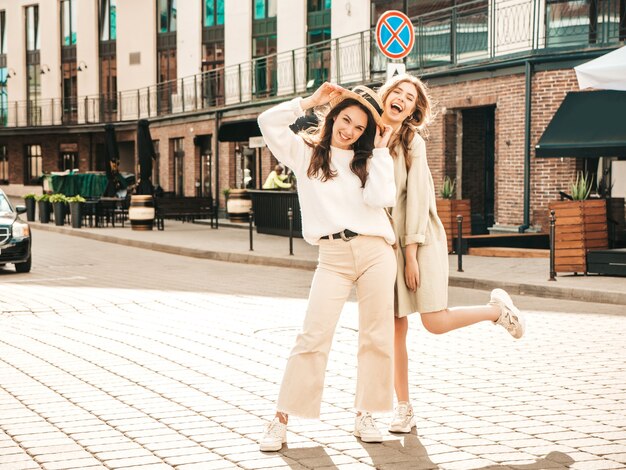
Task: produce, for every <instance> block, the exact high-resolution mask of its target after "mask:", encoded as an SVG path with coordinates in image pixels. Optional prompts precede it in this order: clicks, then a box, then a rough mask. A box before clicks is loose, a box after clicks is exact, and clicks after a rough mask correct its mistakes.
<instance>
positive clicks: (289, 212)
mask: <svg viewBox="0 0 626 470" xmlns="http://www.w3.org/2000/svg"><path fill="white" fill-rule="evenodd" d="M287 218H288V219H289V255H290V256H293V209H292V208H291V207H290V208H289V210H288V211H287Z"/></svg>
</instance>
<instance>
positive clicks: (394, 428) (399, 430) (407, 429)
mask: <svg viewBox="0 0 626 470" xmlns="http://www.w3.org/2000/svg"><path fill="white" fill-rule="evenodd" d="M414 427H415V424H413V425H411V426H407V427H405V428H403V427H400V426H389V432H393V433H396V434H408V433H410V432H411V430H412V429H413V428H414Z"/></svg>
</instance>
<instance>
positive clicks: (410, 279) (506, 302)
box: [378, 74, 524, 432]
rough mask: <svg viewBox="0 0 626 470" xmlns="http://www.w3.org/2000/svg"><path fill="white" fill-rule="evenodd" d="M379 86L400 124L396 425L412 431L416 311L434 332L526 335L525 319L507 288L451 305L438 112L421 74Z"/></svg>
mask: <svg viewBox="0 0 626 470" xmlns="http://www.w3.org/2000/svg"><path fill="white" fill-rule="evenodd" d="M378 93H379V95H380V96H381V99H382V100H383V122H384V123H385V124H386V125H389V126H391V127H392V129H393V131H394V133H393V136H392V138H391V142H390V144H389V147H390V150H391V155H392V157H393V158H394V171H395V181H396V188H397V196H396V204H395V207H394V208H393V209H392V218H393V224H394V230H395V234H396V237H397V239H398V243H399V249H398V250H397V257H398V274H397V280H396V288H395V296H396V300H395V315H396V317H395V340H394V386H395V390H396V397H397V400H398V405H397V407H396V409H395V413H394V417H393V420H392V422H391V425H390V427H389V430H390V431H392V432H410V431H411V429H412V428H413V427H414V426H415V417H414V414H413V408H412V406H411V404H410V402H409V383H408V356H407V348H406V337H407V331H408V318H407V316H408V315H409V314H411V313H414V312H419V313H420V317H421V320H422V323H423V325H424V327H425V328H426V329H427V330H428V331H429V332H431V333H434V334H442V333H447V332H448V331H452V330H455V329H457V328H461V327H465V326H468V325H472V324H474V323H478V322H481V321H492V322H494V323H495V324H498V325H501V326H503V327H504V328H505V329H506V330H507V331H508V332H509V333H510V334H511V336H513V337H514V338H516V339H517V338H521V337H522V335H523V334H524V319H523V317H522V315H521V313H520V311H519V310H518V309H517V308H516V307H515V305H514V304H513V302H512V300H511V298H510V297H509V295H508V294H507V293H506V292H505V291H504V290H502V289H495V290H493V291H492V292H491V298H490V300H489V302H488V303H487V304H486V305H478V306H471V307H454V308H449V307H448V245H447V241H446V233H445V231H444V228H443V225H442V223H441V220H440V219H439V217H438V215H437V208H436V203H435V187H434V184H433V178H432V175H431V173H430V169H429V168H428V162H427V160H426V144H425V142H424V139H423V138H422V136H421V135H420V132H424V129H425V127H426V126H427V125H428V123H429V121H430V119H431V101H430V98H429V95H428V90H427V88H426V86H425V85H424V84H423V83H422V82H421V81H420V80H419V79H418V78H416V77H414V76H412V75H408V74H403V75H398V76H396V77H394V78H392V79H390V80H388V81H387V82H386V83H385V84H384V85H383V86H382V87H381V88H380V90H379V91H378Z"/></svg>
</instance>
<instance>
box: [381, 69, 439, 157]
mask: <svg viewBox="0 0 626 470" xmlns="http://www.w3.org/2000/svg"><path fill="white" fill-rule="evenodd" d="M401 83H410V84H412V85H413V86H415V89H416V90H417V96H416V97H415V110H414V111H413V112H412V113H411V114H410V115H409V116H408V117H407V118H406V119H405V120H404V122H402V126H401V127H400V129H399V131H398V132H396V133H395V134H394V136H393V137H392V138H391V141H390V142H389V152H390V153H391V155H392V156H393V157H394V158H396V157H397V156H398V155H397V153H396V147H397V146H398V145H399V146H400V147H402V152H403V153H404V163H405V164H406V167H407V169H409V168H410V167H411V154H410V146H411V142H412V141H413V137H414V136H415V133H416V132H419V134H420V135H421V136H422V137H424V138H427V137H428V131H427V129H426V126H427V125H428V124H429V123H430V122H431V121H432V119H433V110H432V101H431V98H430V95H429V93H428V88H427V87H426V85H425V84H424V83H423V82H422V81H421V80H420V79H419V78H417V77H414V76H413V75H409V74H406V73H405V74H401V75H396V76H395V77H393V78H392V79H390V80H387V81H386V82H385V84H384V85H383V86H381V87H380V89H379V90H378V94H379V95H380V97H381V99H382V100H383V103H385V102H386V101H387V98H388V97H389V93H391V91H392V90H394V89H395V88H396V87H397V86H398V85H400V84H401Z"/></svg>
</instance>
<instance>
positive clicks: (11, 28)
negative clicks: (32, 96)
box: [0, 0, 26, 120]
mask: <svg viewBox="0 0 626 470" xmlns="http://www.w3.org/2000/svg"><path fill="white" fill-rule="evenodd" d="M24 5H26V2H25V1H15V0H1V1H0V9H2V10H6V28H7V35H6V38H7V69H8V70H9V73H11V74H13V72H15V76H12V77H11V78H10V79H9V80H7V91H8V94H9V101H24V100H25V99H26V48H25V47H24V44H25V41H26V36H25V31H24V8H23V7H24ZM11 112H12V110H10V111H9V113H11ZM9 120H11V117H9Z"/></svg>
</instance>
